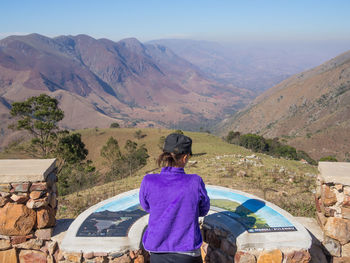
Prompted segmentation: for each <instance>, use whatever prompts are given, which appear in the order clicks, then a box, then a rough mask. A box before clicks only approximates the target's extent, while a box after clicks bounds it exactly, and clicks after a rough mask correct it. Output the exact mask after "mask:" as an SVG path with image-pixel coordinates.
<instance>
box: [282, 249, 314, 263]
mask: <svg viewBox="0 0 350 263" xmlns="http://www.w3.org/2000/svg"><path fill="white" fill-rule="evenodd" d="M310 260H311V256H310V254H309V252H307V251H305V250H300V251H294V252H293V253H290V254H288V255H287V256H286V263H309V262H310Z"/></svg>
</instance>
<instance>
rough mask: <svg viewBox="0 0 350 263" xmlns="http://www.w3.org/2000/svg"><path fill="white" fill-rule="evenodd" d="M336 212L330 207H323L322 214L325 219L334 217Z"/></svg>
mask: <svg viewBox="0 0 350 263" xmlns="http://www.w3.org/2000/svg"><path fill="white" fill-rule="evenodd" d="M335 212H336V210H335V209H333V208H330V207H324V214H325V216H327V217H330V216H331V217H334V214H335Z"/></svg>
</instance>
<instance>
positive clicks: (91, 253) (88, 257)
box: [83, 252, 94, 259]
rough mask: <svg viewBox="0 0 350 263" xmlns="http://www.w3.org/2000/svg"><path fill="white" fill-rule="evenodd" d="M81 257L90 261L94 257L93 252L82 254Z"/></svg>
mask: <svg viewBox="0 0 350 263" xmlns="http://www.w3.org/2000/svg"><path fill="white" fill-rule="evenodd" d="M83 257H84V258H85V259H91V258H93V257H94V252H88V253H84V254H83Z"/></svg>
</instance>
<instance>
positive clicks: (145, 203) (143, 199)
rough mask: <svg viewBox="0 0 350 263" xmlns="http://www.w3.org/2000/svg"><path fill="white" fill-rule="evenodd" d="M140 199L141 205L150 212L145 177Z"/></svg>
mask: <svg viewBox="0 0 350 263" xmlns="http://www.w3.org/2000/svg"><path fill="white" fill-rule="evenodd" d="M139 200H140V205H141V207H142V208H143V210H145V211H146V212H148V213H149V209H150V207H149V204H148V201H147V188H146V180H145V177H144V178H143V180H142V182H141V186H140V192H139Z"/></svg>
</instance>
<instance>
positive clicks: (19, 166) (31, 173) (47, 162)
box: [0, 159, 56, 183]
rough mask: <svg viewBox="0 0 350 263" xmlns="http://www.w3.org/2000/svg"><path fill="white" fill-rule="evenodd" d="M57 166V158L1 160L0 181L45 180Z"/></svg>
mask: <svg viewBox="0 0 350 263" xmlns="http://www.w3.org/2000/svg"><path fill="white" fill-rule="evenodd" d="M55 167H56V159H4V160H0V183H20V182H40V181H45V180H46V177H47V176H48V175H49V174H50V173H51V172H52V171H53V170H54V169H55Z"/></svg>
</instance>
